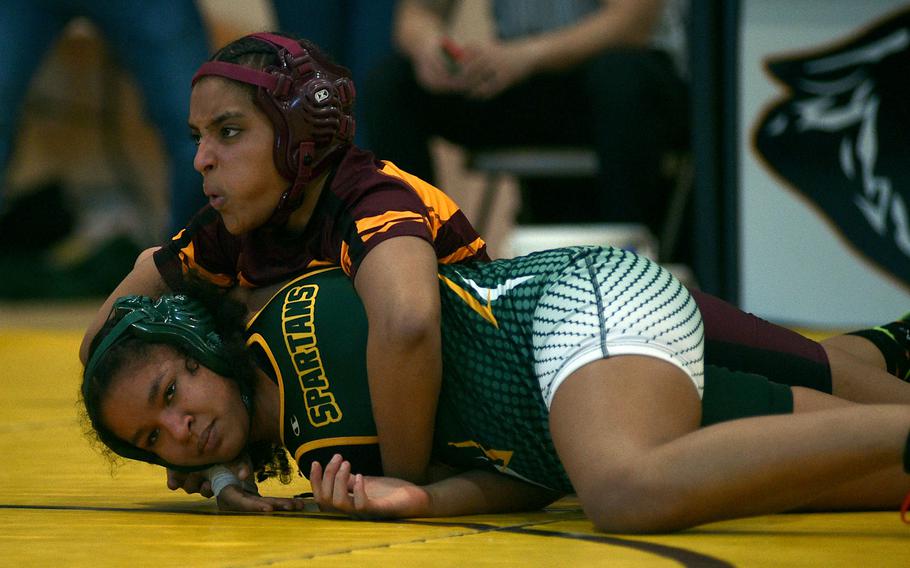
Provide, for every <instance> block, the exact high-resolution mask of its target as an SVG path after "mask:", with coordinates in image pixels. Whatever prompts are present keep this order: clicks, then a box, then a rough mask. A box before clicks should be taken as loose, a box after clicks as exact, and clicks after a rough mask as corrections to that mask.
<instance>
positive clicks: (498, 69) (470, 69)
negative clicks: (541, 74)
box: [462, 40, 539, 99]
mask: <svg viewBox="0 0 910 568" xmlns="http://www.w3.org/2000/svg"><path fill="white" fill-rule="evenodd" d="M536 49H537V48H536V44H534V43H533V42H531V41H523V40H514V41H510V42H503V43H500V42H496V41H494V42H485V43H479V44H471V45H468V46H467V47H465V50H464V57H463V59H462V80H463V81H464V86H465V90H466V91H467V96H468V97H469V98H473V99H490V98H493V97H495V96H497V95H499V94H500V93H502V92H503V91H505V90H506V89H508V88H510V87H512V86H514V85H516V84H518V83H520V82H522V81H524V80H525V79H527V78H528V77H530V76H531V75H533V74H534V73H535V72H536V69H535V65H536V60H537V58H538V57H539V56H538V54H537V51H536Z"/></svg>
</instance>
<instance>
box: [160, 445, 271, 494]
mask: <svg viewBox="0 0 910 568" xmlns="http://www.w3.org/2000/svg"><path fill="white" fill-rule="evenodd" d="M224 466H225V467H227V468H228V469H230V470H231V472H233V474H234V475H235V476H237V479H239V480H241V481H243V480H244V479H246V478H248V477H249V476H250V472H251V471H252V469H253V464H252V463H251V462H250V460H249V457H247V456H245V455H244V456H241V457H239V458H237V459H236V460H234V461H232V462H230V463H226V464H224ZM167 487H168V489H170V490H171V491H177V490H178V489H183V490H184V491H186V492H187V494H189V495H192V494H193V493H199V494H200V495H202V496H203V497H206V498H209V497H213V496H214V494H213V493H212V484H211V483H209V479H208V477H207V476H206V474H205V471H194V472H192V473H184V472H180V471H174V470H172V469H168V470H167Z"/></svg>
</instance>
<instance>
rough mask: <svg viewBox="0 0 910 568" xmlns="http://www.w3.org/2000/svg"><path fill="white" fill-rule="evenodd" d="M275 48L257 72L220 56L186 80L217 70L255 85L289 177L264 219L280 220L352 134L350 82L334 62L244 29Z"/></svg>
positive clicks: (282, 168) (278, 158)
mask: <svg viewBox="0 0 910 568" xmlns="http://www.w3.org/2000/svg"><path fill="white" fill-rule="evenodd" d="M247 37H250V38H255V39H257V40H260V41H262V42H264V43H266V44H268V45H271V46H273V47H274V48H275V51H276V53H277V56H278V65H272V66H269V67H266V68H265V69H263V70H261V71H259V70H256V69H252V68H250V67H245V66H243V65H238V64H236V63H228V62H226V61H208V62H206V63H203V64H202V66H201V67H199V70H198V71H196V74H195V75H194V76H193V82H192V84H193V85H195V84H196V82H197V81H198V80H199V79H200V78H202V77H205V76H209V75H217V76H219V77H224V78H227V79H232V80H234V81H240V82H241V83H247V84H250V85H255V86H257V87H258V89H256V98H255V101H256V103H257V104H258V105H259V107H260V108H261V109H262V111H263V112H264V113H265V114H266V116H268V117H269V120H271V121H272V125H273V126H274V129H275V147H274V152H273V157H274V160H275V166H276V167H277V169H278V172H279V173H280V174H281V175H282V176H284V177H285V178H287V179H288V180H290V181H291V182H292V184H291V187H290V189H288V190H287V191H286V192H285V193H284V195H283V196H282V198H281V201H280V203H279V204H278V208H277V209H276V210H275V214H274V215H273V216H272V218H271V219H270V220H269V224H276V225H283V224H284V223H286V222H287V219H288V217H289V216H290V214H291V212H293V211H294V210H295V209H296V208H297V207H299V206H300V203H301V202H302V201H303V187H304V186H305V185H306V184H307V183H308V182H309V181H310V180H311V179H313V178H314V177H316V176H317V175H318V174H320V173H322V171H323V170H324V169H325V168H326V167H327V166H328V165H329V164H331V162H332V161H331V160H330V159H329V158H330V157H332V156H333V154H335V153H336V152H337V151H338V150H341V149H342V148H344V147H346V146H347V145H348V144H350V143H351V141H352V140H353V139H354V117H353V107H354V82H353V81H352V80H351V78H350V77H349V76H348V75H347V74H346V73H345V71H344V69H343V68H342V67H340V66H337V65H333V64H331V63H330V62H328V61H317V60H316V59H315V58H313V57H312V55H311V54H310V52H309V51H308V50H307V49H306V48H305V47H303V46H301V45H300V44H299V43H297V42H296V41H295V40H293V39H290V38H287V37H283V36H279V35H275V34H269V33H257V34H250V35H249V36H247Z"/></svg>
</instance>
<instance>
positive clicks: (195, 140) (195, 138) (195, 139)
mask: <svg viewBox="0 0 910 568" xmlns="http://www.w3.org/2000/svg"><path fill="white" fill-rule="evenodd" d="M190 140H192V141H193V144H195V145H196V146H198V145H199V142H200V141H201V140H202V136H200V135H199V133H198V132H190Z"/></svg>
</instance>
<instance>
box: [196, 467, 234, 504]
mask: <svg viewBox="0 0 910 568" xmlns="http://www.w3.org/2000/svg"><path fill="white" fill-rule="evenodd" d="M205 473H206V475H207V476H208V478H209V483H211V484H212V493H214V494H215V498H216V499H217V498H218V494H219V493H221V491H222V490H223V489H224V488H225V487H227V486H228V485H236V486H238V487H242V483H241V482H240V479H238V478H237V476H236V475H234V472H232V471H231V470H229V469H228V468H226V467H224V466H223V465H213V466H212V467H210V468H208V469H207V470H206V472H205Z"/></svg>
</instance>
